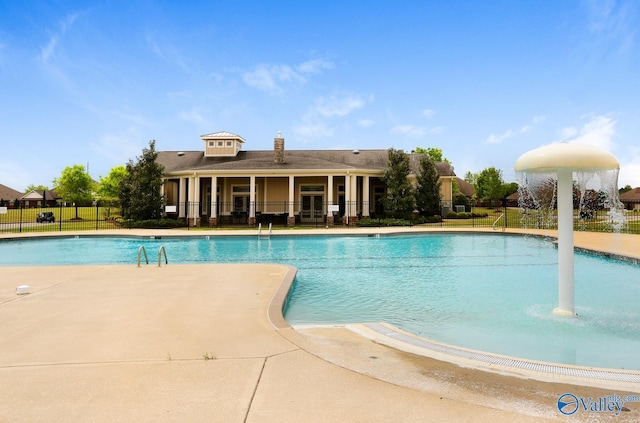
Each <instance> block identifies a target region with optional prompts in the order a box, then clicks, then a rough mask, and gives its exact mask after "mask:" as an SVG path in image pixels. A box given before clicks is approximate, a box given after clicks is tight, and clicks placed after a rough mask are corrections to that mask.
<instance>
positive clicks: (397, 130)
mask: <svg viewBox="0 0 640 423" xmlns="http://www.w3.org/2000/svg"><path fill="white" fill-rule="evenodd" d="M391 133H392V134H402V135H406V136H409V137H421V136H423V135H424V134H425V133H427V128H424V127H421V126H414V125H398V126H395V127H393V128H391Z"/></svg>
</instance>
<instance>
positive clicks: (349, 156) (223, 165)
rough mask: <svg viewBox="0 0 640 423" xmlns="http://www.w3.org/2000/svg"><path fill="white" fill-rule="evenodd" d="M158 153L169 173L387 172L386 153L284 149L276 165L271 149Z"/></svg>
mask: <svg viewBox="0 0 640 423" xmlns="http://www.w3.org/2000/svg"><path fill="white" fill-rule="evenodd" d="M181 153H184V154H182V155H180V156H179V155H178V152H177V151H159V152H158V160H157V161H158V163H159V164H161V165H163V166H164V168H165V171H166V172H169V173H173V172H181V171H192V170H193V171H196V170H253V171H256V170H270V169H290V170H292V171H294V170H343V169H344V170H349V169H368V170H378V171H384V170H385V169H386V168H387V160H388V159H387V158H388V156H387V150H359V151H358V153H357V154H356V153H355V152H354V151H352V150H285V156H284V163H283V164H278V163H274V160H273V158H274V152H273V151H272V150H258V151H240V152H239V153H238V155H237V156H235V157H205V155H204V153H203V152H202V151H184V152H181ZM419 159H420V155H417V154H411V155H410V161H411V168H412V169H413V170H414V172H415V171H417V169H418V164H419ZM436 168H437V169H438V172H439V173H440V175H441V176H455V173H454V172H453V167H451V166H450V165H449V164H447V163H444V162H440V163H436Z"/></svg>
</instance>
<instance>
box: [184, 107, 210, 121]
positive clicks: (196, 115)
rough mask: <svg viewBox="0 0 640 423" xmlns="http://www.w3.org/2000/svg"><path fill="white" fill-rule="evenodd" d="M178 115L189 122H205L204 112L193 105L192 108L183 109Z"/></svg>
mask: <svg viewBox="0 0 640 423" xmlns="http://www.w3.org/2000/svg"><path fill="white" fill-rule="evenodd" d="M178 117H179V118H180V119H182V120H186V121H187V122H194V123H200V122H204V118H203V117H202V112H201V110H200V109H198V108H197V107H192V108H191V110H186V111H182V112H180V113H179V114H178Z"/></svg>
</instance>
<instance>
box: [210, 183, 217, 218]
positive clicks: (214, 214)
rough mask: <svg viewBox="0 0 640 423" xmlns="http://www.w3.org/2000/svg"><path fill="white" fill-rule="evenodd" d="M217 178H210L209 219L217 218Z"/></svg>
mask: <svg viewBox="0 0 640 423" xmlns="http://www.w3.org/2000/svg"><path fill="white" fill-rule="evenodd" d="M217 198H218V177H217V176H212V177H211V217H212V218H215V217H218V200H217Z"/></svg>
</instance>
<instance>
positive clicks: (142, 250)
mask: <svg viewBox="0 0 640 423" xmlns="http://www.w3.org/2000/svg"><path fill="white" fill-rule="evenodd" d="M143 254H144V261H146V262H147V264H149V257H148V256H147V250H146V249H145V248H144V245H141V246H140V248H138V267H140V259H141V258H142V255H143ZM163 255H164V264H169V260H168V259H167V250H165V249H164V245H161V246H160V248H158V267H160V266H162V256H163Z"/></svg>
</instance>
